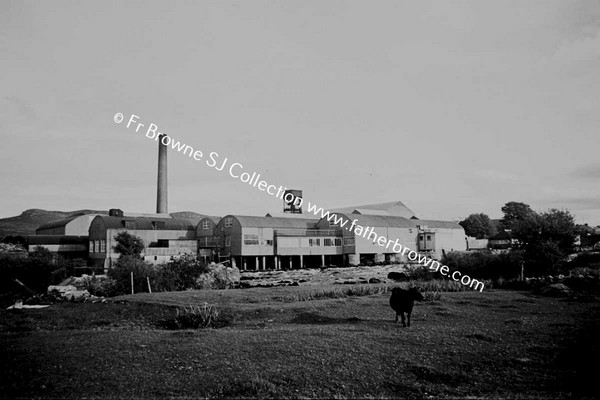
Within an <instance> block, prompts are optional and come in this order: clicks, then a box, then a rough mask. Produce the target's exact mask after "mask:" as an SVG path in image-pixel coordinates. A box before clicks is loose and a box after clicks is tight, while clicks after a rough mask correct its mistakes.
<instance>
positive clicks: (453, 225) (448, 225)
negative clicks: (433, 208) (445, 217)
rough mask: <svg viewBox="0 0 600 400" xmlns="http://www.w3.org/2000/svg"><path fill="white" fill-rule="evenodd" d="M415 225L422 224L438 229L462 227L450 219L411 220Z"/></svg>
mask: <svg viewBox="0 0 600 400" xmlns="http://www.w3.org/2000/svg"><path fill="white" fill-rule="evenodd" d="M413 221H414V222H415V224H416V225H424V226H426V227H428V228H440V229H463V227H462V226H460V224H459V223H458V222H452V221H433V220H426V219H418V220H413Z"/></svg>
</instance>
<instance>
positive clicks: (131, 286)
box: [131, 271, 134, 294]
mask: <svg viewBox="0 0 600 400" xmlns="http://www.w3.org/2000/svg"><path fill="white" fill-rule="evenodd" d="M131 294H134V293H133V271H131Z"/></svg>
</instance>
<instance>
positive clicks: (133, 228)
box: [89, 215, 198, 271]
mask: <svg viewBox="0 0 600 400" xmlns="http://www.w3.org/2000/svg"><path fill="white" fill-rule="evenodd" d="M123 231H127V232H129V233H130V234H132V235H135V236H137V237H139V238H141V239H142V240H143V242H144V246H145V249H144V252H143V253H142V257H143V258H144V260H145V261H148V262H151V263H154V264H157V263H161V262H167V261H169V260H170V259H171V257H172V256H173V257H177V256H180V255H182V254H197V250H198V243H197V240H196V229H195V227H194V226H193V225H192V224H191V223H190V222H189V221H187V220H182V219H175V218H149V217H138V218H134V217H125V216H115V215H99V216H96V217H95V218H94V219H93V220H92V223H91V225H90V230H89V259H90V260H91V262H92V263H93V265H94V266H96V267H98V268H99V267H102V268H103V269H104V270H105V271H106V270H107V269H108V268H110V267H112V265H113V264H114V262H115V261H116V260H117V259H118V258H119V254H117V253H115V251H114V246H115V245H116V242H115V240H114V238H115V236H116V235H118V234H119V233H120V232H123Z"/></svg>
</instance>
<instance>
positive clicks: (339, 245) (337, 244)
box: [335, 238, 342, 247]
mask: <svg viewBox="0 0 600 400" xmlns="http://www.w3.org/2000/svg"><path fill="white" fill-rule="evenodd" d="M335 245H336V247H341V246H342V238H335Z"/></svg>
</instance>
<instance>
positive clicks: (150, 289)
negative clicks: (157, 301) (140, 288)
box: [146, 276, 152, 293]
mask: <svg viewBox="0 0 600 400" xmlns="http://www.w3.org/2000/svg"><path fill="white" fill-rule="evenodd" d="M146 281H147V282H148V293H152V288H151V287H150V277H149V276H147V277H146Z"/></svg>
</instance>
